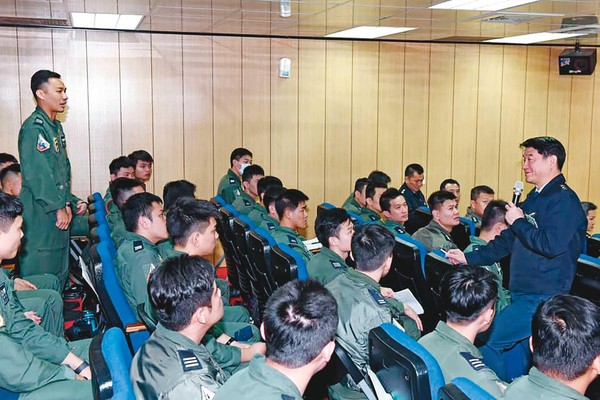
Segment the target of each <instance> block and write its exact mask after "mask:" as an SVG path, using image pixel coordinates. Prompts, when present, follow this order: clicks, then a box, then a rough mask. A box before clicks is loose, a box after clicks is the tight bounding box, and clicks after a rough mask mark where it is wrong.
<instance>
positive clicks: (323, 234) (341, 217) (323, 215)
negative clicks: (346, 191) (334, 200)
mask: <svg viewBox="0 0 600 400" xmlns="http://www.w3.org/2000/svg"><path fill="white" fill-rule="evenodd" d="M346 221H350V215H349V214H348V212H346V210H344V209H343V208H331V209H328V210H323V211H321V212H320V213H318V214H317V219H316V220H315V233H316V235H317V238H318V239H319V242H321V244H322V245H323V246H324V247H327V248H329V238H330V237H332V236H337V235H338V234H339V233H340V227H341V226H342V224H343V223H345V222H346Z"/></svg>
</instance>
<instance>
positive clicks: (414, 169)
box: [404, 164, 425, 178]
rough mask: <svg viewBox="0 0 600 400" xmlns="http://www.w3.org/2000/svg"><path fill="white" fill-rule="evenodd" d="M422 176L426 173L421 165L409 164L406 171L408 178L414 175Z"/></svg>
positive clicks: (405, 174)
mask: <svg viewBox="0 0 600 400" xmlns="http://www.w3.org/2000/svg"><path fill="white" fill-rule="evenodd" d="M415 173H416V174H418V175H422V174H424V173H425V170H424V169H423V167H422V166H421V164H408V165H407V166H406V168H405V169H404V176H405V177H406V178H410V177H411V176H413V174H415Z"/></svg>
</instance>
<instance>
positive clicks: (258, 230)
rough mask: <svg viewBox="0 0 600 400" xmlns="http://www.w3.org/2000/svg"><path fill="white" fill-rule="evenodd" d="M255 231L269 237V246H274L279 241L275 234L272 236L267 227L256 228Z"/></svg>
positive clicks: (266, 237)
mask: <svg viewBox="0 0 600 400" xmlns="http://www.w3.org/2000/svg"><path fill="white" fill-rule="evenodd" d="M254 232H256V233H258V234H259V235H260V236H262V237H264V238H265V239H267V241H268V242H269V246H271V247H273V246H276V245H277V242H276V241H275V239H274V238H273V236H271V234H270V233H269V232H267V231H266V230H265V229H263V228H260V227H259V228H256V229H254Z"/></svg>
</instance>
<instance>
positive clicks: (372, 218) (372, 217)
mask: <svg viewBox="0 0 600 400" xmlns="http://www.w3.org/2000/svg"><path fill="white" fill-rule="evenodd" d="M369 218H370V219H371V221H377V220H379V219H381V218H378V217H377V216H376V215H369Z"/></svg>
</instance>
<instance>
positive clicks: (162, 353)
mask: <svg viewBox="0 0 600 400" xmlns="http://www.w3.org/2000/svg"><path fill="white" fill-rule="evenodd" d="M130 376H131V381H132V383H133V390H134V392H135V397H136V398H137V399H142V400H143V399H162V400H167V399H172V400H192V399H211V398H212V396H213V395H214V393H215V392H216V391H217V390H218V389H219V388H220V387H221V385H222V384H223V383H225V381H226V380H227V378H229V374H228V373H227V372H225V371H223V370H222V369H221V367H220V366H219V364H217V362H216V361H215V360H214V359H213V358H212V356H211V355H210V354H209V352H208V351H207V350H206V348H205V347H204V346H203V345H202V344H196V343H195V342H194V341H193V340H191V339H190V338H188V337H186V336H184V335H182V334H181V333H179V332H176V331H172V330H169V329H167V328H165V327H164V326H162V325H161V324H159V325H158V326H157V327H156V331H154V333H153V334H152V336H151V337H150V339H148V341H147V342H146V343H144V345H143V346H142V348H141V349H140V350H139V351H138V352H137V354H136V355H135V357H134V358H133V362H132V363H131V373H130Z"/></svg>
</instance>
